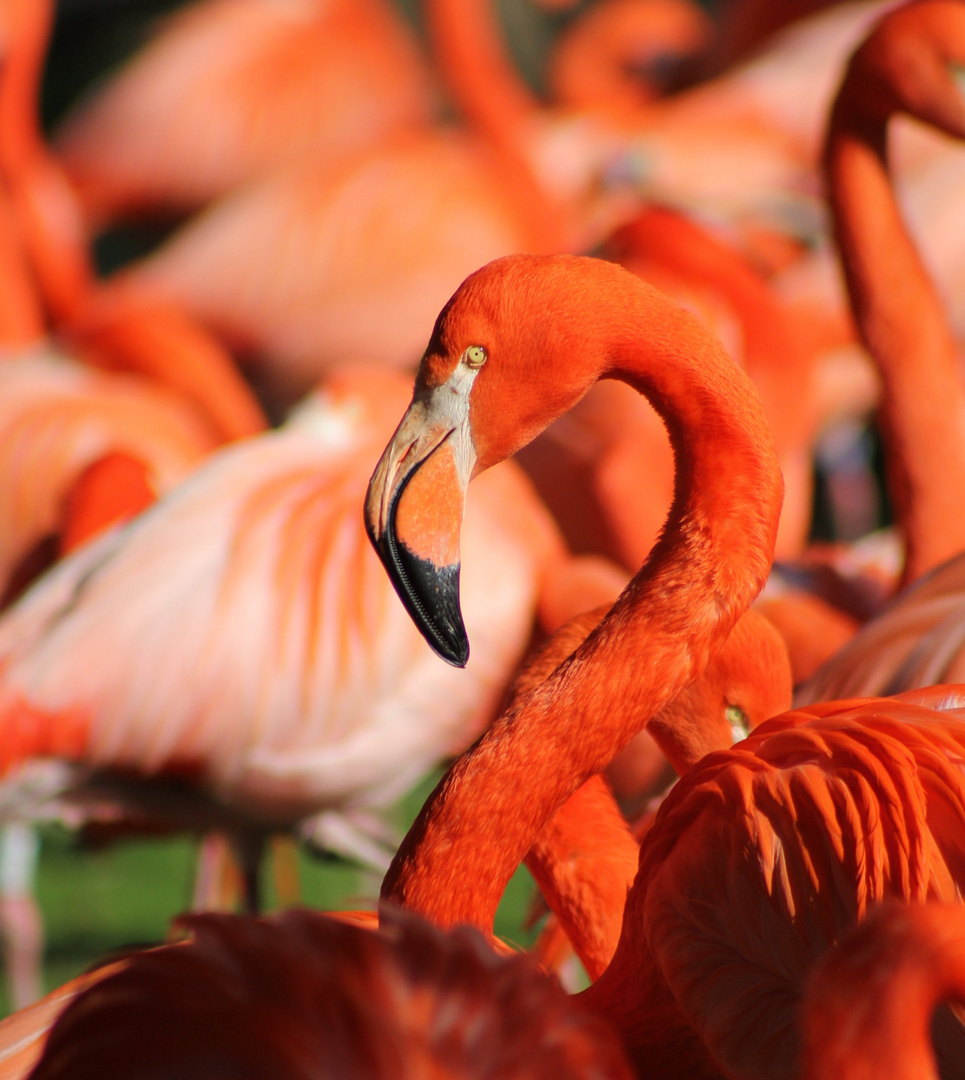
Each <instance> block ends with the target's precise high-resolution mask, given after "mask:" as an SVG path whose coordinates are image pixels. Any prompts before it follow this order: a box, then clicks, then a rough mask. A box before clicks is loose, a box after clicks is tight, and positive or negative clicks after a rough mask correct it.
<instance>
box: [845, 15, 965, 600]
mask: <svg viewBox="0 0 965 1080" xmlns="http://www.w3.org/2000/svg"><path fill="white" fill-rule="evenodd" d="M909 55H914V56H915V57H916V63H915V65H914V67H910V66H909V64H908V61H907V57H908V56H909ZM956 57H957V58H959V59H962V58H965V11H963V9H962V7H961V5H960V4H956V3H953V2H949V3H945V4H942V3H925V4H909V5H905V6H903V7H902V8H901V9H899V10H897V11H895V12H893V13H892V14H891V16H890V17H888V18H885V19H884V20H882V22H881V23H880V24H879V25H878V26H877V28H876V30H875V32H874V33H872V34H871V35H870V36H869V38H868V39H867V41H866V42H865V43H864V44H863V45H862V47H861V48H860V49H859V50H858V51H857V52H856V53H855V55H854V57H853V58H852V60H851V62H850V64H849V66H848V70H847V74H846V75H845V78H844V81H843V83H842V85H841V88H840V90H839V92H838V95H837V98H836V100H835V104H834V108H833V110H832V113H831V121H830V125H829V130H828V137H827V146H826V151H825V159H826V170H827V175H828V191H829V199H830V202H831V208H832V210H833V214H834V222H835V233H836V239H837V243H838V248H839V250H840V253H841V260H842V265H843V267H844V272H845V276H846V279H847V283H848V290H849V293H850V296H851V304H852V307H853V309H854V313H855V320H856V323H857V326H858V328H859V330H860V332H861V335H862V337H863V339H864V341H865V343H866V344H867V347H868V349H869V351H870V353H871V355H872V356H873V357H874V359H875V362H876V364H877V366H878V368H879V370H880V372H881V379H882V385H883V396H882V401H881V406H880V409H879V414H878V419H879V423H880V425H881V427H882V429H883V438H884V441H885V452H886V463H885V464H886V469H887V478H888V490H889V493H890V495H891V500H892V503H893V505H894V509H895V516H896V520H897V522H898V525H899V528H900V530H901V532H902V534H903V536H904V538H905V545H906V558H905V569H904V578H903V580H904V581H906V582H907V581H912V580H914V579H915V578H917V577H919V576H920V575H921V574H922V573H924V571H926V570H928V569H931V568H932V567H934V566H937V565H938V564H939V563H941V562H944V561H945V559H947V558H948V557H949V556H950V555H952V554H954V553H956V552H958V551H960V550H961V549H962V548H963V547H965V529H961V528H959V529H956V528H955V524H954V523H955V522H956V521H957V520H958V518H959V515H958V510H957V504H956V495H957V492H958V490H959V489H960V487H961V486H962V485H963V484H965V383H963V381H962V378H961V372H960V364H959V352H958V348H957V345H956V342H955V339H954V336H953V334H952V332H951V330H950V328H949V325H948V318H947V316H946V314H945V311H944V309H943V306H942V303H941V300H940V299H939V297H938V295H937V292H936V290H935V286H934V284H933V283H932V281H931V279H930V278H929V276H928V274H927V272H926V270H925V268H924V266H923V265H922V262H921V260H920V258H919V257H918V255H917V252H916V251H915V249H914V246H913V244H912V241H911V239H910V238H909V236H908V233H907V230H906V228H905V226H904V225H903V223H902V220H901V214H900V211H899V209H898V205H897V202H896V200H895V196H894V193H893V191H892V186H891V182H890V179H889V175H888V170H887V164H886V153H887V151H886V132H887V127H888V121H889V119H890V118H891V117H892V116H893V115H894V114H896V113H899V112H903V113H907V114H909V115H911V116H913V117H915V118H916V119H918V120H921V121H924V122H926V123H929V124H931V125H932V126H934V127H936V128H937V129H938V130H939V131H942V132H944V133H945V134H947V135H951V136H953V137H956V138H959V139H962V138H965V102H963V100H962V95H961V93H960V92H959V89H958V87H957V85H956V84H955V81H954V79H953V78H952V76H951V74H950V72H949V70H948V64H949V62H950V61H951V60H952V59H953V58H956ZM939 401H940V402H941V408H936V407H935V405H936V402H939Z"/></svg>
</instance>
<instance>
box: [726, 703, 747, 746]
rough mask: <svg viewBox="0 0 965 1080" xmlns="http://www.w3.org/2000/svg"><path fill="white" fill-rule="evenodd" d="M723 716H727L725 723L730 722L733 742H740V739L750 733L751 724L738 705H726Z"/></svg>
mask: <svg viewBox="0 0 965 1080" xmlns="http://www.w3.org/2000/svg"><path fill="white" fill-rule="evenodd" d="M724 716H725V717H726V718H727V723H728V724H730V730H731V734H732V735H733V737H734V742H740V741H741V739H746V738H747V736H748V735H750V733H751V725H750V723H749V722H748V720H747V714H746V713H745V712H744V710H743V709H742V708H741V707H740V706H739V705H728V706H727V708H726V709H724Z"/></svg>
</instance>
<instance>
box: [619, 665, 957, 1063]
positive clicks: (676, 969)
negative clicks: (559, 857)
mask: <svg viewBox="0 0 965 1080" xmlns="http://www.w3.org/2000/svg"><path fill="white" fill-rule="evenodd" d="M963 706H965V687H961V686H959V687H941V688H934V689H933V690H930V691H923V692H922V691H919V692H916V693H912V694H907V695H903V696H902V697H901V698H897V699H887V700H884V699H871V700H860V699H856V700H851V701H844V702H832V703H828V704H827V705H824V706H816V707H814V708H813V709H812V710H798V711H796V712H791V713H786V714H784V715H783V716H781V717H776V718H774V719H772V720H770V721H768V722H766V723H765V724H763V725H762V726H761V727H760V728H758V729H756V730H755V731H754V732H753V733H752V734H751V736H750V737H749V738H748V739H746V740H745V741H744V742H742V743H739V744H737V745H736V746H735V747H734V748H733V750H732V751H729V752H718V753H715V754H710V755H708V756H707V757H706V758H705V759H704V760H703V761H702V762H700V763H699V764H698V765H697V766H696V767H695V768H694V769H693V770H692V771H691V772H690V773H689V774H688V775H687V776H685V777H683V778H682V779H681V780H680V781H679V783H678V784H677V785H676V787H675V788H674V789H673V790H672V791H671V792H670V794H669V795H668V797H667V798H666V799H665V801H664V803H663V805H662V806H661V808H660V810H659V812H658V815H657V819H656V822H655V823H654V826H653V828H652V829H651V830H650V831H649V832H648V833H647V835H646V836H645V838H644V841H643V846H642V848H641V857H640V874H639V876H638V879H637V882H636V883H635V886H634V890H633V892H632V893H631V897H630V899H629V900H628V908H627V916H626V921H625V927H624V936H625V937H627V936H629V938H630V939H631V940H632V941H634V942H635V943H636V945H637V947H638V949H639V950H642V951H643V952H644V953H646V954H650V955H652V956H653V957H654V958H655V959H656V963H657V964H658V965H659V969H660V971H661V973H662V976H663V978H664V979H665V980H666V984H667V986H668V987H669V989H670V992H671V993H672V995H673V998H674V999H675V1001H676V1002H677V1004H678V1007H679V1008H680V1010H681V1012H682V1013H683V1014H684V1016H685V1017H686V1021H687V1023H688V1024H689V1025H690V1027H691V1030H692V1031H693V1032H695V1033H696V1034H697V1036H698V1037H699V1039H700V1040H701V1041H702V1042H703V1044H704V1045H706V1046H707V1047H708V1048H709V1050H710V1052H711V1053H712V1054H713V1056H714V1058H715V1059H716V1060H717V1062H718V1063H719V1066H720V1067H721V1068H722V1069H723V1071H724V1072H726V1075H728V1076H732V1077H764V1076H769V1077H774V1076H788V1077H790V1076H793V1075H795V1071H794V1070H795V1068H796V1065H795V1062H796V1060H797V1054H798V1034H797V1028H796V1016H797V1010H798V1006H799V999H800V994H801V986H802V980H803V976H804V974H805V972H806V971H807V969H808V968H809V966H810V964H811V963H812V962H813V961H814V960H815V959H816V958H817V956H818V955H820V953H821V952H823V951H824V949H825V948H827V946H828V945H830V944H831V943H833V942H834V941H835V940H837V938H838V937H839V936H840V934H841V933H842V932H843V931H844V930H845V929H846V928H847V927H848V926H850V925H851V924H853V923H854V922H856V921H858V920H859V919H861V918H862V917H863V916H864V915H865V914H866V912H867V911H868V910H869V908H870V906H871V905H873V904H876V903H878V902H880V901H881V900H883V899H886V898H888V897H897V898H901V899H905V900H909V901H915V902H923V901H925V900H931V899H938V900H952V899H955V898H956V897H957V896H958V895H959V893H960V891H961V889H962V886H963V883H965V861H963V856H965V841H963V837H965V811H963V809H962V807H963V806H965V774H963V771H962V767H961V761H962V754H963V750H965V709H963ZM620 951H621V952H623V953H624V957H626V955H627V954H628V953H629V952H630V950H624V948H623V943H622V942H621V949H620ZM618 958H619V953H618ZM623 962H624V963H626V962H627V961H626V960H625V959H624V961H623ZM608 976H609V972H608V973H607V975H606V976H604V978H607V977H608ZM617 977H618V976H617ZM601 983H602V980H601Z"/></svg>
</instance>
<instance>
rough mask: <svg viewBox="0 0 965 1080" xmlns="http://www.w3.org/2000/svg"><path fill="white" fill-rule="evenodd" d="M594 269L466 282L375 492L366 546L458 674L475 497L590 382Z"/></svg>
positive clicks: (508, 261)
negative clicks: (469, 517)
mask: <svg viewBox="0 0 965 1080" xmlns="http://www.w3.org/2000/svg"><path fill="white" fill-rule="evenodd" d="M597 263H599V260H591V259H579V258H576V257H573V256H535V255H517V256H508V257H506V258H503V259H497V260H495V262H492V263H489V264H487V265H486V266H484V267H483V268H482V269H481V270H478V271H476V272H475V273H474V274H472V275H471V276H470V277H469V278H467V279H466V281H464V282H463V284H462V285H461V286H460V287H459V289H458V290H457V291H456V293H455V294H454V296H453V297H452V299H451V300H450V301H449V302H448V304H447V305H446V306H445V307H444V308H443V310H442V312H441V314H440V315H439V318H438V319H437V321H436V325H435V328H434V330H433V332H432V337H431V338H430V341H429V345H428V348H427V349H426V352H425V355H424V356H423V358H422V362H421V365H420V367H419V373H418V376H417V378H416V384H415V392H414V394H413V397H412V402H411V404H410V405H409V408H408V409H407V411H406V413H405V415H404V416H403V418H402V421H401V423H400V424H399V426H398V428H397V429H396V432H395V434H394V435H393V436H392V439H391V440H390V442H389V444H388V446H387V447H386V449H385V452H384V453H383V455H382V457H381V459H380V461H379V463H378V465H377V466H376V469H375V473H374V474H373V476H372V480H371V481H370V484H369V490H368V495H367V498H366V504H365V519H366V526H367V529H368V533H369V537H370V539H371V540H372V543H373V545H374V546H375V549H376V551H377V553H378V555H379V557H380V559H381V560H382V562H383V564H384V565H385V568H386V571H387V572H388V574H389V577H390V578H391V579H392V581H393V584H394V585H395V587H396V590H397V592H398V593H399V596H400V598H401V599H402V602H403V604H404V605H405V607H406V609H407V610H408V612H409V614H410V615H411V617H412V618H413V620H414V621H415V623H416V625H417V626H418V627H419V629H420V630H421V631H422V633H423V635H424V636H425V638H426V640H427V641H428V642H429V644H430V645H431V646H432V648H433V649H434V650H435V651H436V652H437V653H438V654H439V655H440V656H441V657H442V658H443V659H445V660H447V661H448V662H449V663H451V664H455V665H457V666H459V667H462V666H464V665H465V663H466V661H467V660H468V657H469V642H468V639H467V636H466V630H465V626H464V624H463V620H462V614H461V612H460V607H459V533H460V528H461V524H462V516H463V509H464V505H465V494H466V487H467V485H468V483H469V480H470V479H471V478H472V477H473V476H474V475H477V474H478V473H480V472H482V471H483V470H484V469H487V468H489V466H491V465H493V464H495V463H496V462H498V461H501V460H503V459H504V458H506V457H508V456H509V455H510V454H512V453H514V452H515V451H516V450H518V449H519V448H520V447H521V446H524V445H525V444H526V443H527V442H529V441H530V440H531V439H532V438H533V437H534V436H535V435H536V434H537V433H538V432H539V431H540V430H542V429H543V428H544V427H545V426H546V425H547V424H548V423H549V422H550V421H551V420H552V419H554V418H555V417H556V416H559V415H561V414H562V413H563V412H565V411H566V409H568V408H569V407H570V406H571V405H572V404H573V402H574V401H575V400H576V399H577V398H578V397H580V396H581V395H582V393H584V392H585V391H586V389H587V388H588V386H589V384H590V382H592V381H593V378H594V377H595V376H594V375H591V374H589V371H590V369H591V368H592V367H593V366H594V361H596V362H597V364H598V362H599V360H600V349H599V347H594V344H593V339H594V335H593V333H592V331H589V332H588V330H587V326H586V320H585V319H584V322H583V327H582V329H580V328H579V326H578V323H579V320H578V319H577V318H576V312H577V311H578V307H579V300H580V298H581V296H580V293H579V290H580V289H581V288H582V287H585V285H586V279H587V277H589V278H590V279H592V278H593V276H594V274H599V273H600V271H599V270H597V269H595V267H594V264H597ZM588 264H589V265H588ZM602 266H603V267H605V269H604V270H603V271H602V272H603V273H604V274H607V275H610V276H612V274H613V272H614V271H618V272H619V273H621V274H622V273H625V272H624V271H622V270H619V268H616V267H614V266H613V265H612V264H602ZM581 283H582V284H581ZM576 335H579V340H578V339H577V336H576Z"/></svg>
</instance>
